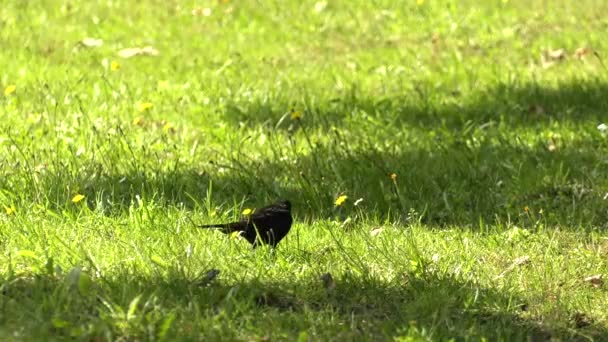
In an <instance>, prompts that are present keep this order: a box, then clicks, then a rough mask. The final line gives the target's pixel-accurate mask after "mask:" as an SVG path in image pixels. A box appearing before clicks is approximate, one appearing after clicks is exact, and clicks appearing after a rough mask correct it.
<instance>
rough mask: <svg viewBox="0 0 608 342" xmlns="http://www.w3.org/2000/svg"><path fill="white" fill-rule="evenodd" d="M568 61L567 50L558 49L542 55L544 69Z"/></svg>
mask: <svg viewBox="0 0 608 342" xmlns="http://www.w3.org/2000/svg"><path fill="white" fill-rule="evenodd" d="M565 59H566V50H564V49H557V50H549V51H545V52H543V53H542V54H541V55H540V64H541V66H542V67H543V68H544V69H547V68H550V67H552V66H554V65H555V63H556V62H561V61H563V60H565Z"/></svg>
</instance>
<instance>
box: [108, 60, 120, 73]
mask: <svg viewBox="0 0 608 342" xmlns="http://www.w3.org/2000/svg"><path fill="white" fill-rule="evenodd" d="M118 69H120V64H118V62H117V61H112V62H111V63H110V70H112V71H116V70H118Z"/></svg>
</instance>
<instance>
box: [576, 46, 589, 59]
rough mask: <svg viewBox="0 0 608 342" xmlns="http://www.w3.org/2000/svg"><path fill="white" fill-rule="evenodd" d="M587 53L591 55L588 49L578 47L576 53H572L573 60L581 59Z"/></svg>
mask: <svg viewBox="0 0 608 342" xmlns="http://www.w3.org/2000/svg"><path fill="white" fill-rule="evenodd" d="M589 53H591V49H588V48H586V47H580V48H578V49H576V51H574V58H578V59H583V58H585V56H586V55H588V54H589Z"/></svg>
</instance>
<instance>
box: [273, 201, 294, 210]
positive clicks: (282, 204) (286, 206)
mask: <svg viewBox="0 0 608 342" xmlns="http://www.w3.org/2000/svg"><path fill="white" fill-rule="evenodd" d="M276 204H277V205H278V206H279V207H281V208H284V209H287V210H289V211H291V202H289V201H288V200H280V201H278V202H277V203H276Z"/></svg>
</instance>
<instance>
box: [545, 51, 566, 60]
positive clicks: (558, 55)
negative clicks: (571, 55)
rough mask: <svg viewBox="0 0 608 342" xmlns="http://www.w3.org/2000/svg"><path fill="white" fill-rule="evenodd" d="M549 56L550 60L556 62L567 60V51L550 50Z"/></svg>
mask: <svg viewBox="0 0 608 342" xmlns="http://www.w3.org/2000/svg"><path fill="white" fill-rule="evenodd" d="M547 56H549V58H551V59H554V60H561V59H564V58H566V50H564V49H557V50H550V51H547Z"/></svg>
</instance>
